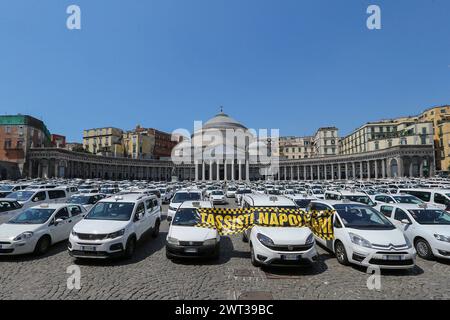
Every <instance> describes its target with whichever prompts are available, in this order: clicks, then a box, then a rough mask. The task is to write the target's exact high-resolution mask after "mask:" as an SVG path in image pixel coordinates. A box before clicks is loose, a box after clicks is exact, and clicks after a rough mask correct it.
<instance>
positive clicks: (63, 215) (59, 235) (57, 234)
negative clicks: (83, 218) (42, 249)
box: [49, 207, 73, 243]
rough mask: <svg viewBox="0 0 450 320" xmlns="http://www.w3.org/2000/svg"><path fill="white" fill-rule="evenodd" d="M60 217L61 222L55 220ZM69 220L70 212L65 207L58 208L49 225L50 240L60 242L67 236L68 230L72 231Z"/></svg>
mask: <svg viewBox="0 0 450 320" xmlns="http://www.w3.org/2000/svg"><path fill="white" fill-rule="evenodd" d="M58 219H61V220H62V221H61V222H58V223H57V222H56V221H57V220H58ZM69 221H70V213H69V210H68V209H67V207H63V208H61V209H59V210H58V211H57V212H56V213H55V215H54V217H53V219H52V221H51V222H50V225H49V232H50V235H51V237H52V242H53V243H55V242H60V241H63V240H66V239H67V238H69V234H70V231H72V227H73V226H72V225H71V223H70V222H69Z"/></svg>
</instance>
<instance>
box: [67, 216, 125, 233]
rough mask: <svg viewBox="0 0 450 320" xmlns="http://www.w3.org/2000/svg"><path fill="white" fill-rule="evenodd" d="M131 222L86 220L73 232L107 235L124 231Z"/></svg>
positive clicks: (76, 226) (79, 223)
mask: <svg viewBox="0 0 450 320" xmlns="http://www.w3.org/2000/svg"><path fill="white" fill-rule="evenodd" d="M128 223H129V221H110V220H108V221H105V220H90V219H84V220H81V221H80V222H78V223H77V224H76V225H75V226H74V227H73V231H75V232H77V233H90V234H107V233H113V232H117V231H119V230H122V229H124V228H125V227H126V226H127V225H128Z"/></svg>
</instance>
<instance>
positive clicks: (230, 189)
mask: <svg viewBox="0 0 450 320" xmlns="http://www.w3.org/2000/svg"><path fill="white" fill-rule="evenodd" d="M228 191H236V188H233V187H230V188H228Z"/></svg>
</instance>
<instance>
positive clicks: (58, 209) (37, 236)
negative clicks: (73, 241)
mask: <svg viewBox="0 0 450 320" xmlns="http://www.w3.org/2000/svg"><path fill="white" fill-rule="evenodd" d="M85 213H86V209H84V208H83V207H82V206H80V205H74V204H65V203H63V204H54V203H52V204H47V203H43V204H40V205H38V206H34V207H31V208H28V209H26V210H24V211H23V212H22V213H19V214H17V215H16V216H15V217H13V218H12V219H10V220H9V221H8V222H6V223H3V224H1V225H0V255H17V254H25V253H32V252H34V253H35V254H38V255H40V254H44V253H46V252H47V251H48V250H49V248H50V246H51V245H53V244H55V243H57V242H61V241H64V240H67V238H69V234H70V231H71V230H72V227H73V226H74V225H75V224H76V223H77V222H78V221H80V220H81V219H82V218H83V215H84V214H85Z"/></svg>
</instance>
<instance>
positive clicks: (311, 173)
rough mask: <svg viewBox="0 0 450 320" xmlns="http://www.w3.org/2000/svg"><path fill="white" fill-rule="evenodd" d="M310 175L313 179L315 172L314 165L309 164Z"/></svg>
mask: <svg viewBox="0 0 450 320" xmlns="http://www.w3.org/2000/svg"><path fill="white" fill-rule="evenodd" d="M309 177H310V178H311V181H312V180H314V173H313V166H312V165H310V166H309Z"/></svg>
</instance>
